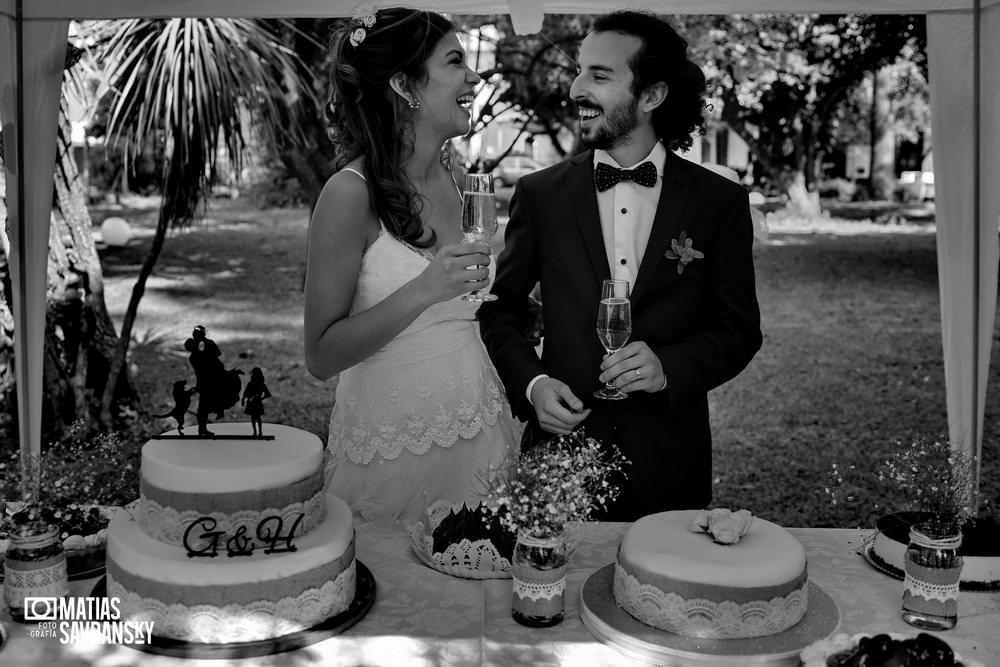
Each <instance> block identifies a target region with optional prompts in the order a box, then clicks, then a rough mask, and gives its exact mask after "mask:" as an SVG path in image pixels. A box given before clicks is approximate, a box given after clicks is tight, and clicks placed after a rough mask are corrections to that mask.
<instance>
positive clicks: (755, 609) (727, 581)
mask: <svg viewBox="0 0 1000 667" xmlns="http://www.w3.org/2000/svg"><path fill="white" fill-rule="evenodd" d="M696 514H697V511H696V510H682V511H674V512H660V513H658V514H651V515H649V516H646V517H643V518H641V519H639V520H638V521H636V522H635V523H634V524H633V525H632V526H630V527H629V529H628V531H627V532H626V533H625V536H624V538H622V542H621V545H620V546H619V549H618V560H617V563H616V566H615V577H614V596H615V601H616V602H617V603H618V605H619V606H620V607H622V608H623V609H624V610H625V611H627V612H628V613H629V614H631V615H632V616H634V617H635V618H637V619H638V620H640V621H642V622H643V623H646V624H647V625H651V626H653V627H656V628H659V629H661V630H668V631H670V632H676V633H678V634H683V635H687V636H692V637H703V638H717V639H718V638H745V637H759V636H764V635H770V634H776V633H779V632H783V631H784V630H787V629H788V628H790V627H792V626H793V625H795V624H796V623H798V622H799V621H800V620H801V619H802V616H803V615H804V614H805V612H806V606H807V603H808V600H807V594H806V591H807V588H808V583H809V582H808V576H807V571H806V554H805V549H804V548H803V547H802V544H801V543H800V542H799V541H798V540H797V539H795V538H794V537H793V536H792V535H791V533H789V532H788V531H787V530H785V529H784V528H782V527H781V526H778V525H776V524H773V523H771V522H769V521H764V520H762V519H759V518H755V519H754V521H753V523H752V525H751V526H750V529H749V531H748V532H747V533H746V534H745V535H744V536H743V537H742V538H741V539H740V540H739V542H737V543H736V544H719V543H717V542H715V541H714V540H713V538H712V536H711V535H709V534H707V533H704V532H693V531H692V530H691V529H690V526H691V523H692V520H693V519H694V517H695V515H696Z"/></svg>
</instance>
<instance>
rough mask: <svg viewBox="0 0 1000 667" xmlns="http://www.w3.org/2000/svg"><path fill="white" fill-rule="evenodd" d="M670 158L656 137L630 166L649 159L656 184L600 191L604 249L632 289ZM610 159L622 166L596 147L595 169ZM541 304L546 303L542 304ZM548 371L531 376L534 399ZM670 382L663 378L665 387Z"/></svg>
mask: <svg viewBox="0 0 1000 667" xmlns="http://www.w3.org/2000/svg"><path fill="white" fill-rule="evenodd" d="M666 159H667V149H666V148H665V147H664V146H663V144H662V143H660V142H659V141H657V142H656V143H654V144H653V149H652V150H651V151H649V155H647V156H646V157H644V158H643V159H641V160H639V161H638V162H636V163H635V164H634V165H631V166H630V167H628V168H629V169H632V168H634V167H637V166H639V165H640V164H642V163H643V162H646V161H650V162H652V163H653V165H654V166H655V167H656V184H655V185H654V186H653V187H651V188H650V187H646V186H644V185H639V184H637V183H633V182H632V181H626V180H623V181H619V182H618V183H617V184H615V185H614V187H611V188H608V189H607V190H605V191H604V192H600V191H597V210H598V214H599V215H600V218H601V232H602V233H603V235H604V251H605V252H606V253H607V255H608V267H609V268H610V269H611V277H612V278H614V279H616V280H627V281H628V283H629V291H630V292H631V290H632V286H633V284H634V283H635V277H636V274H638V273H639V263H640V262H641V261H642V256H643V254H644V253H645V252H646V243H647V242H648V241H649V232H650V230H652V229H653V218H654V217H655V215H656V205H657V204H658V203H659V201H660V190H661V189H662V186H663V165H664V162H666ZM601 162H604V163H607V164H609V165H611V166H612V167H615V168H618V169H621V168H623V167H622V166H621V165H620V164H618V162H617V161H616V160H615V159H614V158H613V157H611V154H610V153H608V152H607V151H604V150H595V151H594V169H597V165H598V163H601ZM542 308H545V305H544V304H542ZM544 377H548V375H545V374H542V375H538V376H536V377H534V378H532V379H531V382H529V383H528V388H527V389H525V395H526V396H527V398H528V402H529V403H531V390H532V388H534V386H535V383H536V382H538V381H539V380H541V379H542V378H544ZM666 386H667V383H666V378H664V383H663V387H661V388H660V390H661V391H662V390H663V388H665V387H666Z"/></svg>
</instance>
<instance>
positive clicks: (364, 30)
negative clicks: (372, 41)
mask: <svg viewBox="0 0 1000 667" xmlns="http://www.w3.org/2000/svg"><path fill="white" fill-rule="evenodd" d="M351 20H352V21H354V22H355V23H360V24H361V25H360V26H358V27H357V28H355V29H354V30H352V31H351V37H350V40H351V46H353V47H354V48H357V47H358V45H359V44H361V42H363V41H365V37H367V36H368V30H369V29H370V28H371V27H372V26H373V25H375V10H374V9H370V8H367V7H359V8H358V10H357V11H356V12H355V13H354V16H352V17H351Z"/></svg>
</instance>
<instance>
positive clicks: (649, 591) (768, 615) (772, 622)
mask: <svg viewBox="0 0 1000 667" xmlns="http://www.w3.org/2000/svg"><path fill="white" fill-rule="evenodd" d="M796 584H797V585H798V588H795V589H794V590H791V591H790V592H788V593H787V594H785V595H779V596H775V597H770V598H757V599H755V600H754V599H751V600H749V601H746V602H742V603H738V602H734V601H732V599H731V598H730V599H729V600H722V601H714V600H708V599H705V598H703V597H700V598H696V599H685V598H683V597H681V596H680V595H676V594H674V593H667V592H665V591H664V590H663V589H661V588H658V587H656V586H654V585H652V584H646V583H643V582H641V581H639V580H638V579H636V578H635V577H634V576H632V575H630V574H629V573H628V572H626V571H625V569H624V568H623V567H622V566H621V565H620V564H618V563H615V566H614V578H613V590H614V597H615V599H616V600H617V601H618V604H619V605H620V606H621V607H622V608H623V609H624V610H625V611H627V612H628V613H629V614H631V615H632V616H634V617H635V618H637V619H638V620H640V621H642V622H643V623H646V624H647V625H651V626H653V627H655V628H660V629H663V630H668V631H670V632H676V633H678V634H681V635H685V636H689V637H701V638H710V639H736V638H740V639H742V638H749V637H762V636H766V635H770V634H775V633H778V632H782V631H784V630H787V629H788V628H790V627H792V626H793V625H795V624H796V623H798V622H799V621H800V620H801V619H802V617H803V616H804V615H805V613H806V610H807V608H808V593H807V591H808V584H809V582H808V578H807V577H806V575H805V573H804V572H803V575H802V576H801V577H800V578H799V579H796Z"/></svg>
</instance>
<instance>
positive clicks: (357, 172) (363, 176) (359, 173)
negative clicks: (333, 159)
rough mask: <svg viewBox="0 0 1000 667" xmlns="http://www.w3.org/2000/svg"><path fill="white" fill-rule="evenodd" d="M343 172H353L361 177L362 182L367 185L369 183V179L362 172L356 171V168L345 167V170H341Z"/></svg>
mask: <svg viewBox="0 0 1000 667" xmlns="http://www.w3.org/2000/svg"><path fill="white" fill-rule="evenodd" d="M341 171H349V172H351V173H352V174H357V175H358V176H360V177H361V180H362V181H364V182H365V183H367V182H368V179H367V178H365V175H364V174H362V173H361V172H360V171H358V170H357V169H355V168H354V167H344V168H343V169H341Z"/></svg>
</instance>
